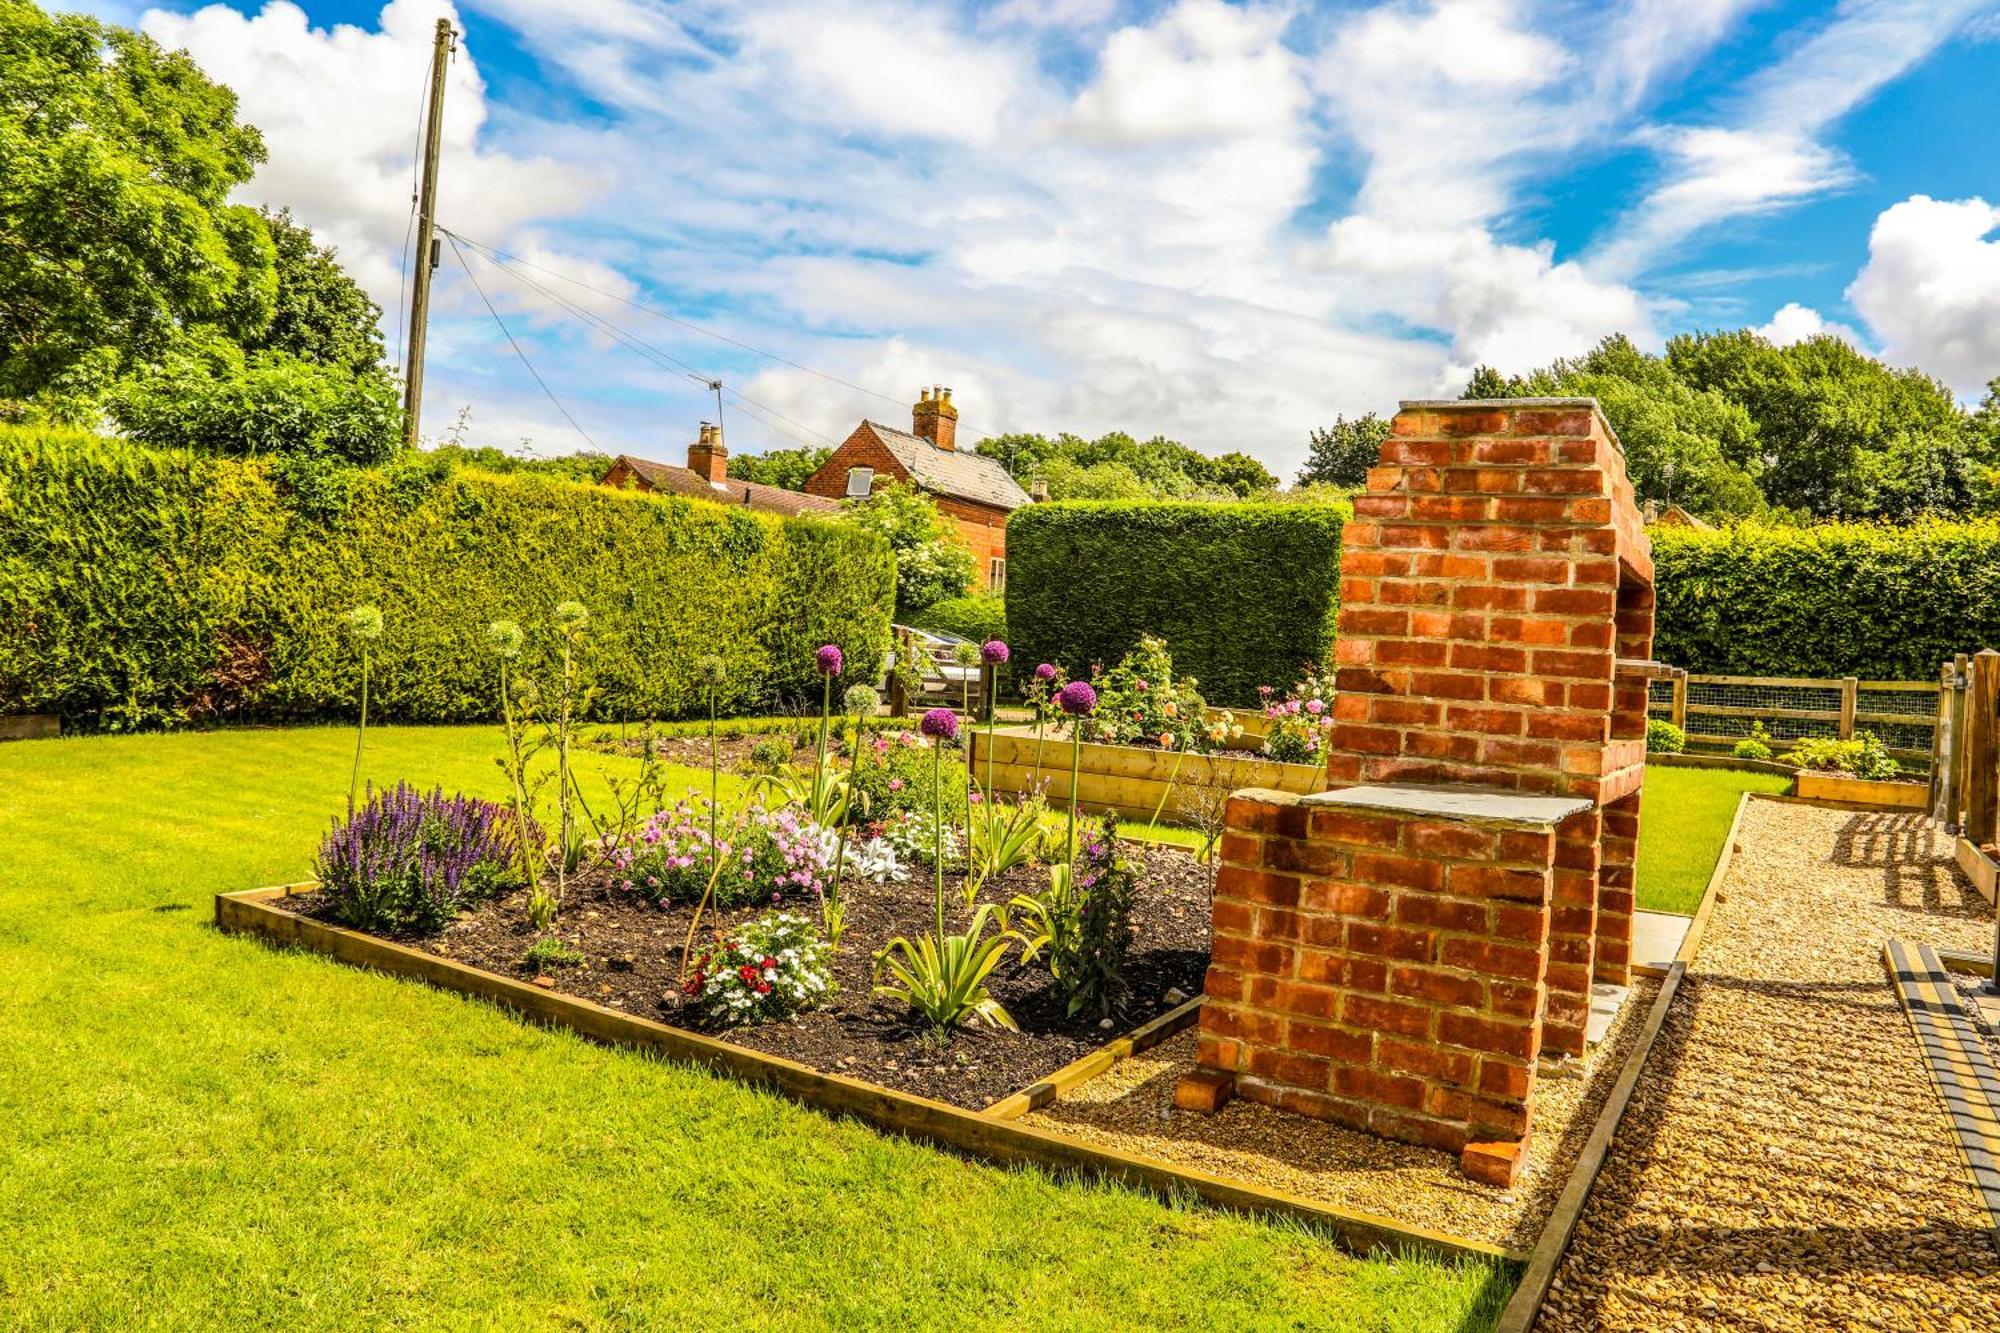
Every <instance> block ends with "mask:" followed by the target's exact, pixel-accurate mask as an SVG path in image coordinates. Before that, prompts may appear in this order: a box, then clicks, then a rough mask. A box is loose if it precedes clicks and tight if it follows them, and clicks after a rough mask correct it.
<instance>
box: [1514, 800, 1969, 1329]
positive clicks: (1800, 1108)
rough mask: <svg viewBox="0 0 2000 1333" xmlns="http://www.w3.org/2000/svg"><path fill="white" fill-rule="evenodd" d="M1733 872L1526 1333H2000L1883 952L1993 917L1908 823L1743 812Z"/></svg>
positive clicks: (1777, 809) (1785, 808)
mask: <svg viewBox="0 0 2000 1333" xmlns="http://www.w3.org/2000/svg"><path fill="white" fill-rule="evenodd" d="M1742 845H1743V852H1742V854H1741V855H1739V856H1738V857H1737V858H1736V861H1735V864H1734V866H1733V867H1732V868H1731V871H1730V875H1729V878H1728V879H1727V881H1726V882H1725V883H1724V885H1723V891H1722V893H1723V896H1722V901H1721V902H1720V903H1719V904H1718V905H1717V908H1716V911H1715V914H1714V916H1713V918H1712V919H1711V920H1710V923H1709V930H1708V935H1707V937H1706V939H1705V940H1704V941H1703V944H1702V949H1701V955H1700V957H1699V959H1698V960H1697V962H1696V964H1695V966H1694V968H1693V969H1691V970H1690V972H1689V974H1688V976H1687V979H1686V981H1685V983H1684V984H1683V986H1682V989H1681V993H1680V995H1679V997H1678V998H1677V999H1676V1001H1675V1003H1674V1007H1673V1012H1672V1013H1671V1014H1670V1015H1669V1017H1668V1020H1667V1025H1666V1028H1665V1030H1663V1031H1662V1033H1661V1035H1660V1040H1659V1043H1658V1044H1657V1045H1656V1046H1655V1047H1654V1048H1653V1055H1652V1059H1651V1061H1650V1062H1649V1063H1648V1065H1647V1068H1646V1074H1645V1076H1644V1077H1643V1078H1642V1079H1641V1080H1640V1084H1639V1087H1638V1090H1637V1093H1636V1095H1635V1097H1634V1099H1633V1102H1632V1105H1631V1106H1630V1108H1629V1109H1628V1110H1627V1112H1626V1118H1625V1122H1624V1124H1623V1126H1622V1128H1621V1131H1620V1134H1619V1138H1618V1142H1617V1145H1616V1147H1615V1149H1614V1151H1613V1153H1612V1155H1611V1158H1610V1160H1609V1162H1608V1163H1607V1164H1606V1166H1605V1169H1604V1173H1603V1175H1602V1176H1600V1177H1599V1179H1598V1182H1597V1188H1596V1189H1595V1191H1594V1192H1593V1193H1592V1195H1591V1201H1590V1204H1589V1206H1588V1208H1587V1209H1586V1210H1585V1213H1584V1216H1583V1221H1582V1224H1581V1226H1580V1227H1579V1228H1578V1231H1577V1235H1576V1238H1575V1241H1574V1243H1573V1244H1572V1245H1571V1248H1570V1251H1569V1255H1568V1257H1567V1258H1566V1259H1565V1261H1564V1263H1563V1266H1562V1268H1561V1270H1560V1271H1559V1272H1558V1274H1557V1276H1556V1281H1555V1285H1554V1287H1553V1288H1552V1290H1551V1292H1550V1296H1549V1300H1548V1302H1547V1304H1545V1305H1544V1307H1543V1311H1542V1318H1541V1322H1540V1324H1539V1325H1538V1327H1539V1328H1540V1329H1542V1330H1544V1333H1556V1331H1567V1330H1585V1329H1591V1330H1595V1329H1643V1330H1647V1331H1648V1333H1656V1331H1664V1330H1673V1329H1689V1330H1693V1329H1710V1328H1731V1329H1787V1330H1789V1329H1855V1330H1860V1329H1867V1330H1877V1329H1954V1330H1956V1329H1965V1330H1974V1329H1977V1330H1981V1333H1986V1331H1987V1330H1991V1329H1993V1328H1995V1327H1996V1326H2000V1254H1996V1253H1995V1250H1994V1248H1993V1244H1992V1242H1991V1240H1990V1239H1989V1237H1988V1233H1987V1231H1986V1230H1985V1229H1984V1224H1983V1212H1982V1210H1981V1209H1980V1208H1979V1206H1978V1204H1977V1202H1976V1199H1975V1196H1974V1194H1973V1192H1972V1189H1971V1187H1970V1185H1969V1184H1968V1183H1967V1180H1966V1177H1965V1174H1964V1169H1963V1167H1962V1166H1961V1164H1960V1160H1959V1156H1958V1152H1957V1149H1956V1148H1955V1147H1954V1145H1953V1142H1952V1139H1951V1135H1950V1130H1949V1127H1948V1125H1947V1122H1946V1120H1945V1118H1944V1113H1943V1110H1942V1109H1941V1106H1940V1103H1939V1102H1938V1099H1937V1096H1936V1094H1935V1093H1934V1092H1933V1091H1932V1089H1931V1085H1930V1082H1929V1079H1928V1077H1927V1076H1926V1074H1925V1072H1924V1067H1923V1063H1922V1060H1921V1057H1920V1055H1919V1052H1918V1048H1917V1045H1916V1041H1915V1038H1914V1037H1913V1036H1912V1035H1911V1033H1910V1029H1909V1024H1908V1022H1907V1021H1906V1020H1905V1018H1904V1017H1903V1014H1902V1011H1901V1009H1900V1008H1899V1006H1898V1005H1897V1003H1896V1000H1895V997H1894V995H1893V994H1892V993H1891V991H1890V989H1889V985H1888V983H1887V980H1886V979H1885V977H1884V975H1883V969H1882V943H1883V941H1884V940H1885V939H1886V938H1888V937H1890V936H1899V937H1901V938H1902V939H1905V940H1909V941H1912V942H1916V941H1925V942H1929V943H1932V944H1936V945H1949V946H1956V947H1960V948H1976V947H1979V946H1980V945H1981V944H1982V943H1984V942H1987V941H1990V940H1991V938H1992V929H1993V927H1992V915H1991V909H1990V908H1988V907H1987V905H1986V903H1985V901H1984V900H1983V899H1982V898H1980V897H1979V895H1978V893H1977V892H1976V891H1975V890H1973V889H1972V888H1971V887H1970V886H1969V885H1968V884H1967V883H1966V882H1965V880H1964V879H1963V878H1962V877H1960V876H1959V875H1958V873H1957V872H1956V870H1955V869H1954V868H1953V867H1952V865H1951V862H1950V844H1949V842H1948V841H1947V840H1946V839H1945V838H1944V837H1943V836H1942V835H1933V834H1932V833H1931V831H1930V828H1929V826H1928V825H1927V823H1926V822H1925V821H1924V820H1923V818H1922V817H1921V816H1916V815H1890V814H1858V813H1854V812H1850V811H1838V810H1823V809H1818V808H1814V807H1811V806H1802V805H1785V804H1779V803H1776V802H1771V801H1753V802H1752V803H1751V806H1750V809H1749V812H1748V814H1747V815H1746V817H1745V821H1744V828H1743V839H1742Z"/></svg>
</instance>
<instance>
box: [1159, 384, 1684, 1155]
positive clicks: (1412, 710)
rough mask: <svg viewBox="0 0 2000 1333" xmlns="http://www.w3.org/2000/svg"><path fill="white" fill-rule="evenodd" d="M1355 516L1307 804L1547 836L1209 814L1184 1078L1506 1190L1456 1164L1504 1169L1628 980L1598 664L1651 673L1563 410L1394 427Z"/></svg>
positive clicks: (1598, 495) (1622, 735) (1638, 686)
mask: <svg viewBox="0 0 2000 1333" xmlns="http://www.w3.org/2000/svg"><path fill="white" fill-rule="evenodd" d="M1354 512H1355V517H1354V521H1353V522H1352V523H1350V524H1349V525H1348V526H1347V529H1346V531H1345V533H1344V534H1343V548H1342V556H1341V611H1340V622H1339V624H1340V636H1339V640H1338V643H1337V646H1336V654H1337V663H1338V676H1337V683H1338V692H1337V695H1336V698H1335V703H1334V718H1335V724H1334V727H1333V730H1332V732H1331V749H1330V753H1329V758H1328V761H1327V776H1328V783H1329V786H1330V787H1331V788H1334V789H1341V788H1350V787H1358V786H1363V785H1367V786H1371V787H1379V786H1389V787H1397V786H1406V785H1419V786H1422V787H1442V788H1447V789H1463V788H1470V789H1476V790H1479V791H1484V792H1498V793H1513V794H1517V795H1534V796H1544V797H1557V798H1566V802H1567V803H1566V804H1559V805H1558V806H1557V807H1555V808H1556V809H1558V810H1559V811H1564V812H1568V813H1563V814H1561V815H1560V816H1552V817H1551V820H1550V823H1549V824H1548V825H1547V826H1544V827H1539V828H1536V827H1530V826H1527V825H1522V826H1516V827H1493V826H1487V825H1482V824H1479V823H1478V822H1476V821H1475V822H1473V823H1465V822H1453V821H1450V820H1445V819H1441V818H1431V817H1421V818H1420V817H1416V816H1410V817H1405V818H1400V819H1399V818H1392V817H1389V816H1377V817H1374V818H1370V819H1363V818H1361V817H1359V816H1357V815H1354V814H1352V813H1339V812H1337V811H1336V810H1335V809H1325V810H1314V809H1311V808H1310V807H1309V806H1308V807H1299V806H1296V805H1290V806H1288V805H1285V804H1283V803H1282V802H1280V801H1278V800H1277V799H1276V798H1275V797H1271V796H1269V795H1268V794H1263V795H1257V796H1254V797H1252V796H1248V795H1246V796H1243V797H1242V798H1240V799H1239V800H1237V801H1235V802H1232V805H1231V808H1230V821H1229V828H1230V832H1229V833H1228V835H1227V837H1226V839H1225V843H1224V847H1223V864H1224V868H1223V870H1222V872H1221V875H1222V881H1223V883H1222V887H1220V888H1219V889H1218V893H1217V898H1216V906H1215V921H1214V925H1215V938H1216V953H1215V958H1214V967H1213V968H1212V970H1211V972H1210V975H1209V990H1208V995H1209V1003H1208V1004H1207V1005H1205V1006H1204V1010H1203V1018H1202V1043H1201V1064H1202V1065H1203V1066H1204V1068H1205V1069H1207V1070H1210V1071H1213V1072H1214V1073H1215V1074H1216V1075H1217V1076H1218V1077H1222V1078H1227V1077H1230V1076H1233V1077H1234V1078H1235V1080H1236V1085H1237V1086H1238V1087H1239V1088H1240V1089H1241V1090H1242V1091H1243V1092H1244V1093H1245V1095H1248V1096H1254V1097H1256V1098H1258V1099H1260V1100H1264V1101H1269V1102H1273V1103H1275V1104H1277V1105H1279V1106H1283V1107H1286V1108H1287V1109H1291V1110H1297V1111H1301V1112H1304V1113H1306V1114H1311V1115H1319V1116H1324V1117H1326V1118H1330V1119H1335V1120H1339V1121H1341V1122H1342V1123H1347V1124H1352V1125H1357V1126H1359V1127H1364V1128H1367V1129H1370V1130H1374V1131H1375V1132H1378V1133H1384V1134H1389V1135H1391V1136H1393V1137H1397V1138H1402V1139H1409V1140H1412V1141H1415V1142H1420V1143H1427V1144H1431V1145H1434V1146H1438V1147H1444V1148H1459V1149H1464V1150H1466V1151H1467V1153H1468V1156H1467V1159H1466V1160H1467V1167H1468V1170H1471V1171H1473V1172H1474V1173H1475V1174H1481V1175H1482V1178H1488V1179H1506V1178H1510V1177H1511V1172H1512V1170H1513V1169H1514V1166H1513V1164H1514V1163H1515V1162H1517V1161H1518V1152H1513V1153H1511V1154H1508V1153H1503V1154H1502V1157H1501V1158H1500V1159H1499V1160H1501V1162H1502V1165H1501V1166H1499V1167H1497V1168H1492V1169H1487V1168H1484V1167H1480V1166H1478V1165H1476V1164H1475V1154H1476V1152H1480V1151H1484V1147H1483V1146H1482V1145H1484V1143H1485V1141H1486V1140H1489V1139H1491V1140H1498V1141H1500V1142H1501V1143H1502V1145H1503V1146H1504V1145H1505V1143H1506V1142H1508V1141H1512V1142H1513V1143H1514V1144H1515V1145H1516V1148H1518V1143H1519V1141H1520V1140H1522V1139H1523V1138H1524V1137H1525V1135H1526V1134H1527V1132H1528V1127H1529V1112H1528V1108H1529V1098H1530V1094H1531V1091H1532V1087H1533V1079H1534V1062H1535V1058H1536V1056H1537V1055H1538V1054H1539V1053H1541V1052H1542V1051H1543V1050H1545V1049H1546V1050H1548V1051H1550V1052H1554V1053H1559V1054H1581V1053H1582V1052H1583V1051H1584V1049H1585V1033H1586V1028H1587V1025H1588V1017H1589V1005H1590V991H1591V985H1592V983H1593V981H1594V980H1624V979H1625V978H1626V977H1627V976H1628V975H1629V965H1630V952H1631V945H1630V940H1631V914H1632V883H1631V880H1632V856H1633V851H1634V849H1635V846H1636V838H1637V831H1638V797H1637V793H1638V790H1639V786H1640V783H1641V781H1642V780H1643V774H1644V759H1645V741H1644V735H1645V725H1644V717H1645V684H1646V682H1645V679H1644V677H1643V675H1638V674H1635V673H1634V672H1632V671H1630V670H1627V671H1624V672H1621V671H1620V669H1619V667H1618V659H1619V658H1620V657H1621V656H1623V657H1629V658H1644V657H1646V656H1647V655H1648V654H1649V652H1650V649H1651V638H1652V605H1653V602H1652V576H1653V569H1652V559H1651V555H1650V551H1649V549H1648V546H1647V543H1646V539H1645V535H1644V532H1643V528H1642V525H1641V520H1640V515H1639V511H1638V507H1637V505H1636V504H1635V503H1634V497H1633V494H1632V487H1631V484H1630V482H1629V480H1628V479H1627V477H1626V474H1625V465H1624V458H1623V455H1622V453H1621V452H1620V451H1619V448H1618V446H1617V443H1616V441H1615V439H1614V438H1613V437H1612V435H1611V433H1610V430H1609V427H1608V426H1606V425H1605V423H1604V420H1603V417H1602V415H1601V414H1600V413H1599V412H1598V411H1597V409H1596V406H1595V404H1594V403H1590V402H1588V401H1587V400H1582V401H1579V400H1517V401H1512V402H1499V403H1492V402H1489V403H1479V402H1453V403H1414V404H1405V406H1404V410H1403V411H1402V412H1401V413H1399V414H1398V415H1397V417H1396V420H1395V422H1394V425H1393V427H1392V431H1391V434H1390V437H1389V439H1388V440H1387V441H1386V442H1385V444H1384V445H1383V449H1382V461H1381V465H1380V466H1378V467H1376V468H1374V469H1371V470H1370V472H1369V474H1368V488H1367V491H1366V492H1365V493H1364V494H1362V495H1360V496H1357V497H1356V499H1355V501H1354ZM1578 802H1588V803H1589V804H1588V806H1587V808H1583V809H1581V810H1578V809H1577V808H1576V806H1577V803H1578ZM1193 1082H1194V1081H1193V1080H1191V1084H1192V1083H1193ZM1208 1086H1210V1087H1211V1088H1214V1087H1219V1086H1220V1085H1219V1084H1217V1083H1216V1082H1215V1081H1214V1080H1210V1082H1209V1084H1208ZM1197 1091H1198V1090H1197ZM1193 1100H1198V1098H1197V1097H1195V1096H1194V1094H1193V1093H1191V1103H1190V1104H1192V1101H1193ZM1469 1145H1471V1146H1469ZM1480 1160H1486V1159H1480Z"/></svg>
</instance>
